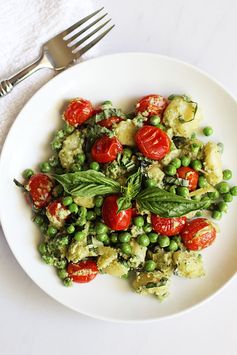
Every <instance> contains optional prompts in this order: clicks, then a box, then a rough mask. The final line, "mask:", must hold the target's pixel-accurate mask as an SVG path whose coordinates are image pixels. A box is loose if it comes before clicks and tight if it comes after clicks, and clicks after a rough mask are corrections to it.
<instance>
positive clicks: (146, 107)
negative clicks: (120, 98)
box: [136, 95, 168, 117]
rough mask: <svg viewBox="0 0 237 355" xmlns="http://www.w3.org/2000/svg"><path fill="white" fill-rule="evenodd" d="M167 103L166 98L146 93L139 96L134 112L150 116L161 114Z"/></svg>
mask: <svg viewBox="0 0 237 355" xmlns="http://www.w3.org/2000/svg"><path fill="white" fill-rule="evenodd" d="M167 105H168V100H167V99H166V98H165V97H163V96H161V95H147V96H144V97H143V98H141V99H140V100H139V101H138V103H137V105H136V112H137V113H138V112H140V113H142V114H143V115H144V116H147V117H150V116H155V115H158V116H160V115H162V113H163V112H164V110H165V109H166V107H167Z"/></svg>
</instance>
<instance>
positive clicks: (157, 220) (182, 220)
mask: <svg viewBox="0 0 237 355" xmlns="http://www.w3.org/2000/svg"><path fill="white" fill-rule="evenodd" d="M186 220H187V218H186V217H185V216H184V217H174V218H164V217H159V216H157V215H155V214H152V215H151V225H152V228H153V229H154V231H155V232H157V233H160V234H162V235H166V236H168V237H171V236H173V235H177V234H179V233H180V232H181V231H182V230H183V229H184V226H185V224H186Z"/></svg>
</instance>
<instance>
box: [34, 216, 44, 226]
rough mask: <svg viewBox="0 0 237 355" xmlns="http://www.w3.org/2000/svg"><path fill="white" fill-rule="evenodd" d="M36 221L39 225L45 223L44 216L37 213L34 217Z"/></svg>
mask: <svg viewBox="0 0 237 355" xmlns="http://www.w3.org/2000/svg"><path fill="white" fill-rule="evenodd" d="M34 222H35V223H36V224H37V225H38V226H41V225H42V224H43V223H44V218H43V217H42V216H40V215H36V216H35V218H34Z"/></svg>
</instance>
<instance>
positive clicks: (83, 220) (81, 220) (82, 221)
mask: <svg viewBox="0 0 237 355" xmlns="http://www.w3.org/2000/svg"><path fill="white" fill-rule="evenodd" d="M85 224H86V218H85V217H81V216H80V217H79V218H78V220H77V221H76V225H77V226H79V227H82V226H84V225H85Z"/></svg>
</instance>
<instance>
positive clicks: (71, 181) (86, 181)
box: [53, 170, 120, 197]
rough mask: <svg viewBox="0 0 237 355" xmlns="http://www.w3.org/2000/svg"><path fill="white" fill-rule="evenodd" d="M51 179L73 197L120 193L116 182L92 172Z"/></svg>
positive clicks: (56, 176)
mask: <svg viewBox="0 0 237 355" xmlns="http://www.w3.org/2000/svg"><path fill="white" fill-rule="evenodd" d="M53 177H54V179H55V180H57V181H58V182H59V183H60V184H61V185H62V186H63V188H64V190H65V191H66V192H67V193H69V194H71V195H73V196H82V197H83V196H87V197H93V196H96V195H105V194H109V193H117V192H120V184H119V183H118V182H116V181H114V180H113V179H110V178H108V177H106V176H105V175H104V174H102V173H100V172H98V171H94V170H86V171H79V172H76V173H67V174H62V175H57V174H54V175H53Z"/></svg>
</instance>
